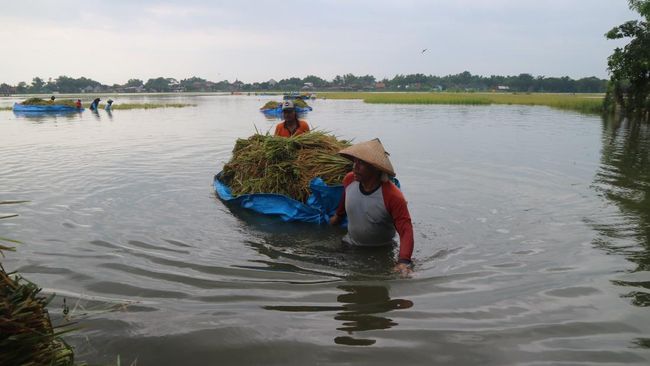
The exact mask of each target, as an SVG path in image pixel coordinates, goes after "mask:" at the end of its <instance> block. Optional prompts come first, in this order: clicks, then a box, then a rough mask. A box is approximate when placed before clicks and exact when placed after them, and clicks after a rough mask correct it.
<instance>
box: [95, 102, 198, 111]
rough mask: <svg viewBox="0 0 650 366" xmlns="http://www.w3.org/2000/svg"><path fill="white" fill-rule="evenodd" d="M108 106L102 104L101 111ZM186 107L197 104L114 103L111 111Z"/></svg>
mask: <svg viewBox="0 0 650 366" xmlns="http://www.w3.org/2000/svg"><path fill="white" fill-rule="evenodd" d="M105 106H106V105H105V104H101V105H100V106H99V108H100V109H103V108H104V107H105ZM185 107H196V104H190V103H120V104H116V103H113V104H112V105H111V109H120V110H126V109H156V108H185Z"/></svg>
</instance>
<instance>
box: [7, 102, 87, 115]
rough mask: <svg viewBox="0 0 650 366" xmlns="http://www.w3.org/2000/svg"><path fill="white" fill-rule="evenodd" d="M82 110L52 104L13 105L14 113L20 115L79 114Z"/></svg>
mask: <svg viewBox="0 0 650 366" xmlns="http://www.w3.org/2000/svg"><path fill="white" fill-rule="evenodd" d="M82 110H83V108H77V107H71V106H69V105H62V104H52V105H32V104H27V105H25V104H20V103H14V108H13V111H14V112H21V113H62V112H80V111H82Z"/></svg>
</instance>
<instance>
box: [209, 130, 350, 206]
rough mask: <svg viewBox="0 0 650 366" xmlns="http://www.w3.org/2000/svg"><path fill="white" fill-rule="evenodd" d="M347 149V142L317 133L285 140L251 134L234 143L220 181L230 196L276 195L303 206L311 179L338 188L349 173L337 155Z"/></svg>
mask: <svg viewBox="0 0 650 366" xmlns="http://www.w3.org/2000/svg"><path fill="white" fill-rule="evenodd" d="M347 146H350V143H349V142H348V141H345V140H337V139H336V137H335V136H333V135H329V134H326V133H324V132H321V131H312V132H308V133H305V134H302V135H298V136H292V137H288V138H287V137H276V136H271V135H268V134H267V135H261V134H255V135H253V136H251V137H249V138H248V139H238V140H237V142H236V143H235V148H234V149H233V156H232V159H231V160H230V161H229V162H228V163H227V164H226V165H224V167H223V174H222V180H223V182H224V183H225V184H227V185H229V186H230V189H231V192H232V194H233V195H241V194H250V193H278V194H283V195H286V196H289V197H291V198H293V199H296V200H298V201H302V202H305V201H306V200H307V197H309V193H310V191H309V182H310V181H311V180H312V179H313V178H315V177H320V178H322V179H323V180H324V181H325V183H327V184H341V182H342V181H343V177H344V176H345V174H346V173H347V172H349V171H350V170H351V169H352V163H351V162H350V161H349V160H347V159H345V158H343V157H342V156H340V155H338V151H339V150H341V149H343V148H345V147H347Z"/></svg>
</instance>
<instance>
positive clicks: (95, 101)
mask: <svg viewBox="0 0 650 366" xmlns="http://www.w3.org/2000/svg"><path fill="white" fill-rule="evenodd" d="M55 99H56V97H55V96H54V95H53V96H51V97H50V103H54V100H55ZM100 101H101V99H100V98H95V99H93V101H92V103H90V110H91V111H97V110H99V102H100ZM74 105H75V107H77V108H78V109H81V108H82V107H83V106H82V104H81V99H77V101H76V102H74ZM112 108H113V100H112V99H109V100H107V101H106V106H104V109H105V110H107V111H110V110H112Z"/></svg>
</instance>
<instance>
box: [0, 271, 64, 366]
mask: <svg viewBox="0 0 650 366" xmlns="http://www.w3.org/2000/svg"><path fill="white" fill-rule="evenodd" d="M40 291H41V289H40V288H38V286H36V285H35V284H33V283H32V282H29V281H27V280H26V279H24V278H22V277H20V276H9V275H8V274H7V273H6V272H5V270H4V268H2V265H0V350H2V352H0V365H56V366H63V365H73V363H74V354H73V351H72V348H70V346H68V345H67V344H66V343H65V342H64V341H63V340H62V339H61V338H59V336H60V335H61V333H60V332H59V333H56V332H55V331H54V329H53V328H52V324H51V322H50V316H49V314H48V312H47V309H46V308H45V307H46V306H47V304H48V303H49V301H50V300H51V297H50V298H49V299H48V298H45V297H43V296H39V295H38V293H39V292H40Z"/></svg>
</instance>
